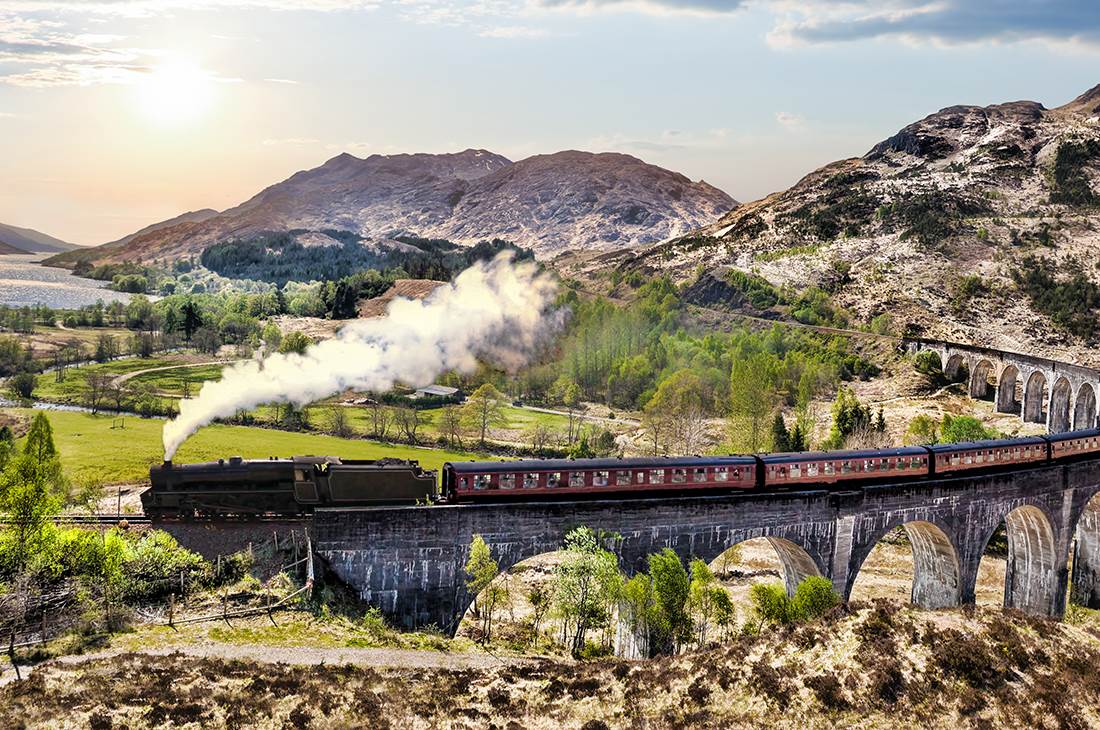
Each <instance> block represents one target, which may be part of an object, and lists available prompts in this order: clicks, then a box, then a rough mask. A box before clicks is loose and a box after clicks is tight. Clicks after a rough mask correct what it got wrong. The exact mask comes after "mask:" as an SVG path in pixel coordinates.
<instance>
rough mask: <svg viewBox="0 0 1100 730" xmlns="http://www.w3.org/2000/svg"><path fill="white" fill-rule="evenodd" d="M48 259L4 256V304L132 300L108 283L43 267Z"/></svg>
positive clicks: (0, 283)
mask: <svg viewBox="0 0 1100 730" xmlns="http://www.w3.org/2000/svg"><path fill="white" fill-rule="evenodd" d="M43 258H46V257H44V256H42V255H34V256H0V304H3V305H7V306H9V307H22V306H25V305H30V306H33V305H35V304H45V305H47V306H49V307H53V308H54V309H74V308H76V307H83V306H85V305H88V304H95V303H96V302H97V301H98V300H100V299H102V300H103V301H104V302H105V303H107V302H113V301H119V302H128V301H130V295H129V294H124V293H122V292H116V291H111V290H110V289H107V288H106V287H107V282H105V281H95V280H93V279H84V278H81V277H79V276H73V275H72V274H71V273H69V272H68V271H67V270H65V269H55V268H53V267H50V266H42V265H40V264H39V263H38V262H40V261H42V259H43Z"/></svg>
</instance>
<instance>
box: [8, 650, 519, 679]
mask: <svg viewBox="0 0 1100 730" xmlns="http://www.w3.org/2000/svg"><path fill="white" fill-rule="evenodd" d="M128 653H134V654H146V655H149V656H168V655H170V654H176V653H178V654H183V655H185V656H189V657H201V658H204V659H236V660H242V661H251V662H264V663H269V664H276V663H278V664H297V665H304V666H316V665H322V664H335V665H344V664H353V665H355V666H360V667H375V668H385V669H489V668H492V667H497V666H502V665H514V664H529V663H532V662H536V661H538V659H537V658H534V657H517V656H497V655H493V654H475V653H468V652H454V653H451V652H443V651H429V650H426V649H353V648H316V647H309V646H262V645H255V644H243V645H242V644H194V645H183V646H172V647H157V648H149V649H138V650H130V649H107V650H104V651H98V652H92V653H88V654H73V655H69V656H63V657H58V658H57V659H54V660H52V661H54V662H57V663H61V664H72V665H77V664H83V663H85V662H91V661H95V660H98V659H110V658H112V657H117V656H120V655H122V654H128ZM38 666H41V665H20V667H19V672H20V675H21V676H22V677H23V678H26V677H28V676H30V675H31V674H32V673H33V672H34V670H35V669H36V668H37V667H38ZM13 681H15V671H14V670H13V669H12V667H11V665H10V664H0V687H2V686H4V685H6V684H9V683H10V682H13Z"/></svg>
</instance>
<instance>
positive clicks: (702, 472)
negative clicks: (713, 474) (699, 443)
mask: <svg viewBox="0 0 1100 730" xmlns="http://www.w3.org/2000/svg"><path fill="white" fill-rule="evenodd" d="M706 480H707V470H706V469H694V470H692V472H691V481H693V482H695V483H696V484H698V483H699V482H705V481H706Z"/></svg>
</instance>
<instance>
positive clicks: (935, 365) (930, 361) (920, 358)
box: [913, 350, 943, 382]
mask: <svg viewBox="0 0 1100 730" xmlns="http://www.w3.org/2000/svg"><path fill="white" fill-rule="evenodd" d="M913 369H914V370H916V371H917V372H918V373H920V374H921V375H926V376H928V379H929V380H932V381H933V382H940V381H942V380H943V366H942V365H941V363H940V356H939V355H937V354H936V353H934V352H932V351H931V350H922V351H920V352H918V353H917V354H916V356H915V357H914V358H913Z"/></svg>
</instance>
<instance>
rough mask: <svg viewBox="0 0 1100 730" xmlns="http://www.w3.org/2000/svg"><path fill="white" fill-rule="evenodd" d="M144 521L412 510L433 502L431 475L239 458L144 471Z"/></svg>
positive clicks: (391, 466)
mask: <svg viewBox="0 0 1100 730" xmlns="http://www.w3.org/2000/svg"><path fill="white" fill-rule="evenodd" d="M149 481H150V483H151V485H152V486H151V487H150V488H149V489H147V490H145V492H144V493H142V495H141V503H142V506H143V507H144V509H145V514H146V515H147V516H149V517H154V518H156V517H177V518H178V517H215V516H227V515H234V516H247V515H279V516H297V515H305V514H309V513H310V512H312V511H313V509H314V508H316V507H364V506H372V505H386V504H415V503H417V502H423V501H429V500H432V499H434V498H435V496H436V472H434V471H428V470H425V469H421V468H420V465H419V464H418V463H417V462H415V461H405V460H402V459H381V460H378V461H365V460H353V459H340V458H337V457H334V456H295V457H294V458H292V459H275V458H272V459H242V458H241V457H239V456H234V457H232V458H230V459H229V460H225V459H219V460H218V461H211V462H205V463H200V464H185V465H175V464H173V463H172V462H170V461H166V462H164V464H163V465H159V466H154V467H152V468H151V469H150V470H149Z"/></svg>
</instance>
